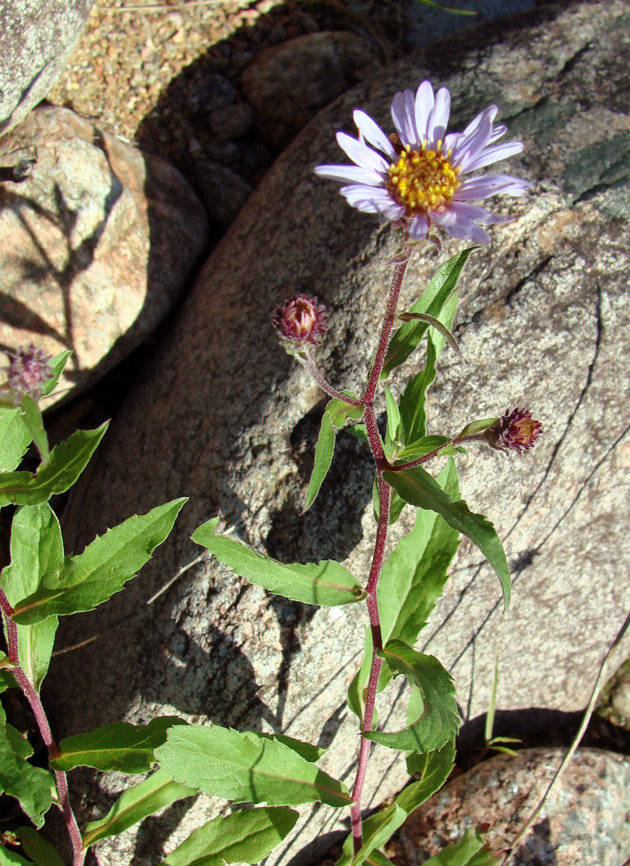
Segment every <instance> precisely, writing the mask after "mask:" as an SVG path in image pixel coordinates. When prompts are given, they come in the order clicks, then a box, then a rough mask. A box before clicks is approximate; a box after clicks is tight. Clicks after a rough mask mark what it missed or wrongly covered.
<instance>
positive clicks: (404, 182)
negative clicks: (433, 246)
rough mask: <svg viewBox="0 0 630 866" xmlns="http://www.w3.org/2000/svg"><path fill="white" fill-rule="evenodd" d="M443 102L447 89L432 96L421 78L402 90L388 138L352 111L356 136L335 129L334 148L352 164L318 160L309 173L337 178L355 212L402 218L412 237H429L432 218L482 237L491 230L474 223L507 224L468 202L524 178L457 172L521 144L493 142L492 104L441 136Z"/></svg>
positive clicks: (455, 231) (461, 234)
mask: <svg viewBox="0 0 630 866" xmlns="http://www.w3.org/2000/svg"><path fill="white" fill-rule="evenodd" d="M450 108H451V95H450V93H449V91H448V89H447V88H446V87H442V88H441V89H440V90H438V92H437V94H434V93H433V88H432V86H431V84H430V82H429V81H423V82H422V84H421V85H420V86H419V87H418V90H417V92H416V94H415V96H414V94H413V91H411V90H403V91H401V92H400V93H397V94H396V95H395V96H394V99H393V102H392V120H393V122H394V127H395V128H396V133H395V134H392V135H390V136H389V137H388V136H387V135H385V133H384V132H383V130H382V129H381V128H380V127H379V126H378V125H377V124H376V123H375V121H374V120H372V118H371V117H370V116H369V115H368V114H366V113H365V112H364V111H360V110H359V109H357V110H355V111H354V114H353V117H354V122H355V124H356V126H357V129H358V130H359V138H358V139H356V138H353V137H352V136H351V135H347V134H346V133H345V132H338V133H337V142H338V144H339V146H340V147H341V149H342V150H343V151H344V152H345V153H346V154H347V156H349V157H350V159H351V160H352V161H353V162H354V163H355V165H318V166H317V167H316V168H315V174H317V175H319V176H320V177H326V178H329V179H330V180H337V181H341V182H342V183H343V184H344V186H342V187H341V189H340V192H341V194H342V195H343V196H344V197H345V199H346V200H347V202H348V203H349V204H350V205H352V206H353V207H356V208H357V209H358V210H360V211H363V212H365V213H382V214H384V215H385V216H386V217H387V218H388V219H390V220H394V221H396V222H404V223H406V224H407V226H408V230H409V235H410V236H411V237H412V238H416V239H424V238H426V237H428V234H429V229H430V227H431V224H432V223H435V224H436V225H438V226H441V228H443V229H444V230H445V231H447V232H448V233H449V234H450V235H452V236H453V237H455V238H462V239H470V240H473V241H476V242H478V243H485V242H486V241H489V240H490V235H489V234H488V233H487V232H486V231H484V229H482V228H481V227H480V226H479V225H477V223H481V224H482V225H489V224H491V223H503V222H509V220H510V219H511V217H506V216H498V215H496V214H492V213H490V211H488V210H486V208H484V207H481V206H480V205H475V204H471V202H473V201H478V200H480V199H483V198H486V197H488V196H493V195H498V194H499V193H502V194H504V195H523V194H524V193H525V192H526V190H527V189H528V188H529V183H528V182H527V181H525V180H521V179H519V178H516V177H511V176H510V175H507V174H486V175H481V176H477V177H468V178H467V177H464V175H467V174H469V173H470V172H472V171H475V170H476V169H478V168H483V167H484V166H486V165H490V164H491V163H493V162H497V161H498V160H500V159H505V158H506V157H508V156H513V155H514V154H515V153H520V152H521V150H522V149H523V145H522V143H521V142H520V141H512V142H507V143H503V144H497V143H496V142H497V141H498V140H499V139H500V138H501V136H502V135H504V133H505V132H506V130H507V127H505V126H502V125H501V126H495V125H494V119H495V117H496V115H497V112H498V110H499V109H498V108H497V106H496V105H490V106H488V108H486V109H484V111H482V112H481V113H480V114H478V115H477V117H475V119H474V120H473V121H471V123H469V124H468V126H467V127H466V129H465V130H464V131H463V132H460V133H449V134H448V135H447V134H446V127H447V125H448V119H449V114H450ZM370 145H371V147H370ZM378 151H380V153H379V152H378ZM382 154H384V156H383V155H382Z"/></svg>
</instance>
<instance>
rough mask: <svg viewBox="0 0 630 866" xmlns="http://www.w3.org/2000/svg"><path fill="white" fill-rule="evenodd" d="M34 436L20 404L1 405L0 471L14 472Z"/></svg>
mask: <svg viewBox="0 0 630 866" xmlns="http://www.w3.org/2000/svg"><path fill="white" fill-rule="evenodd" d="M32 440H33V437H32V436H31V434H30V431H29V429H28V427H27V426H26V424H25V423H24V419H23V417H22V412H21V411H20V408H19V407H18V406H8V405H0V472H2V473H5V472H13V470H14V469H17V467H18V466H19V465H20V463H21V461H22V457H24V455H25V454H26V452H27V451H28V446H29V445H30V444H31V442H32Z"/></svg>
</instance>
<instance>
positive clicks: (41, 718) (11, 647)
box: [0, 589, 86, 866]
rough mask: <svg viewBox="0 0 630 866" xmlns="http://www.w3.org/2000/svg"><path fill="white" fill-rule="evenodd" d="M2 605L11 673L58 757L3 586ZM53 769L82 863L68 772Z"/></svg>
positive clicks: (77, 864) (76, 859) (75, 865)
mask: <svg viewBox="0 0 630 866" xmlns="http://www.w3.org/2000/svg"><path fill="white" fill-rule="evenodd" d="M0 609H2V613H3V614H4V624H5V632H6V635H7V649H8V657H9V661H10V662H11V663H12V665H13V667H11V675H12V676H13V678H14V679H15V681H16V683H17V684H18V686H19V687H20V688H21V689H22V692H23V693H24V696H25V698H26V700H27V701H28V703H29V705H30V708H31V710H32V712H33V716H34V717H35V722H36V724H37V728H38V730H39V734H40V736H41V738H42V740H43V742H44V745H45V746H46V748H47V749H48V754H49V755H50V758H51V759H54V758H58V757H59V747H58V745H57V743H56V742H55V740H54V738H53V735H52V731H51V729H50V724H49V722H48V717H47V716H46V711H45V710H44V705H43V704H42V702H41V699H40V697H39V695H38V694H37V690H36V689H35V686H34V685H33V683H32V682H31V681H30V679H29V678H28V677H27V675H26V673H25V672H24V669H23V668H22V666H21V664H20V657H19V644H18V630H17V625H16V623H14V622H13V620H12V619H11V615H12V614H13V608H12V607H11V605H10V604H9V600H8V599H7V597H6V595H5V593H4V591H3V590H2V589H0ZM53 772H54V776H55V783H56V786H57V799H58V805H59V808H60V810H61V813H62V814H63V817H64V821H65V823H66V829H67V830H68V835H69V836H70V841H71V844H72V855H73V860H72V866H83V863H84V861H85V853H86V852H85V851H84V850H83V842H82V839H81V831H80V830H79V825H78V824H77V819H76V817H75V815H74V812H73V811H72V806H71V804H70V793H69V791H68V779H67V777H66V774H65V773H64V772H62V771H60V770H54V771H53Z"/></svg>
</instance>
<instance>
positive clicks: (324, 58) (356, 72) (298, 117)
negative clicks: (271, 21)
mask: <svg viewBox="0 0 630 866" xmlns="http://www.w3.org/2000/svg"><path fill="white" fill-rule="evenodd" d="M377 56H378V55H377V52H376V51H375V49H374V47H373V46H372V45H371V44H370V43H369V42H368V41H367V40H366V39H363V38H362V37H360V36H356V35H355V34H354V33H346V32H340V33H332V32H323V33H309V34H307V35H306V36H298V37H297V38H295V39H291V40H289V41H288V42H283V43H282V44H281V45H274V46H272V47H271V48H267V49H265V50H264V51H261V52H260V54H258V55H257V56H256V57H255V58H254V60H253V61H252V62H251V63H250V64H249V66H248V67H247V68H246V69H245V71H244V72H243V77H242V87H243V91H244V93H245V94H246V96H247V99H248V100H249V102H250V103H251V105H253V107H254V108H255V109H256V114H257V121H258V126H259V127H260V130H261V132H262V133H263V135H264V136H265V137H266V139H267V140H268V141H269V142H270V143H271V144H272V145H274V147H278V148H279V147H282V146H284V145H286V144H288V142H289V141H291V139H292V138H293V137H294V136H295V135H296V134H297V133H298V132H299V130H301V129H302V127H303V126H304V125H305V124H306V123H307V122H308V121H309V120H310V119H311V117H313V115H314V114H315V113H316V112H317V111H319V109H320V108H323V107H324V106H325V105H328V104H329V103H330V102H331V101H332V100H333V99H334V98H335V97H336V96H339V94H340V93H344V91H346V90H348V88H349V87H352V85H353V84H356V83H357V82H359V81H361V80H363V78H365V77H366V75H367V74H368V73H369V72H371V71H372V70H373V69H374V67H375V66H376V65H378V60H377Z"/></svg>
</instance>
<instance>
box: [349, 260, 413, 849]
mask: <svg viewBox="0 0 630 866" xmlns="http://www.w3.org/2000/svg"><path fill="white" fill-rule="evenodd" d="M410 256H411V250H409V251H408V255H407V257H406V259H405V260H404V261H402V262H400V263H399V264H397V265H396V269H395V270H394V275H393V277H392V284H391V287H390V290H389V298H388V301H387V309H386V311H385V317H384V319H383V324H382V326H381V334H380V337H379V341H378V346H377V349H376V355H375V358H374V364H373V366H372V370H371V372H370V377H369V379H368V383H367V386H366V389H365V393H364V395H363V401H362V402H363V403H364V404H365V412H364V420H365V427H366V431H367V437H368V442H369V443H370V450H371V451H372V457H373V458H374V463H375V464H376V471H377V479H378V480H377V484H378V526H377V528H376V541H375V543H374V552H373V554H372V565H371V566H370V574H369V578H368V582H367V586H366V592H367V608H368V614H369V617H370V628H371V631H372V664H371V667H370V676H369V679H368V685H367V693H366V698H365V711H364V713H363V720H362V724H361V734H362V736H361V745H360V746H359V757H358V761H357V774H356V777H355V781H354V786H353V788H352V800H353V805H352V807H351V809H350V817H351V822H352V839H353V845H354V852H355V854H356V853H357V852H358V851H359V850H360V849H361V846H362V844H363V830H362V819H361V795H362V793H363V786H364V783H365V775H366V772H367V765H368V760H369V757H370V746H371V742H370V740H368V739H367V738H366V737H364V736H363V734H364V733H366V732H368V731H371V730H372V725H373V721H374V705H375V703H376V693H377V691H378V680H379V677H380V673H381V668H382V666H383V659H382V658H381V657H380V656H379V653H380V652H381V651H382V649H383V637H382V634H381V621H380V615H379V611H378V600H377V595H376V591H377V587H378V579H379V577H380V574H381V569H382V567H383V562H384V559H385V545H386V542H387V532H388V529H389V512H390V506H391V499H392V489H391V487H390V486H389V484H387V482H386V481H385V480H384V478H383V470H384V469H386V468H389V464H388V462H387V459H386V457H385V454H384V452H383V444H382V442H381V437H380V435H379V432H378V426H377V424H376V412H375V410H374V396H375V394H376V388H377V385H378V382H379V379H380V376H381V373H382V371H383V365H384V364H385V358H386V356H387V349H388V346H389V341H390V339H391V335H392V327H393V325H394V320H395V318H396V310H397V307H398V298H399V296H400V290H401V288H402V284H403V280H404V278H405V273H406V272H407V266H408V264H409V258H410Z"/></svg>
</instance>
